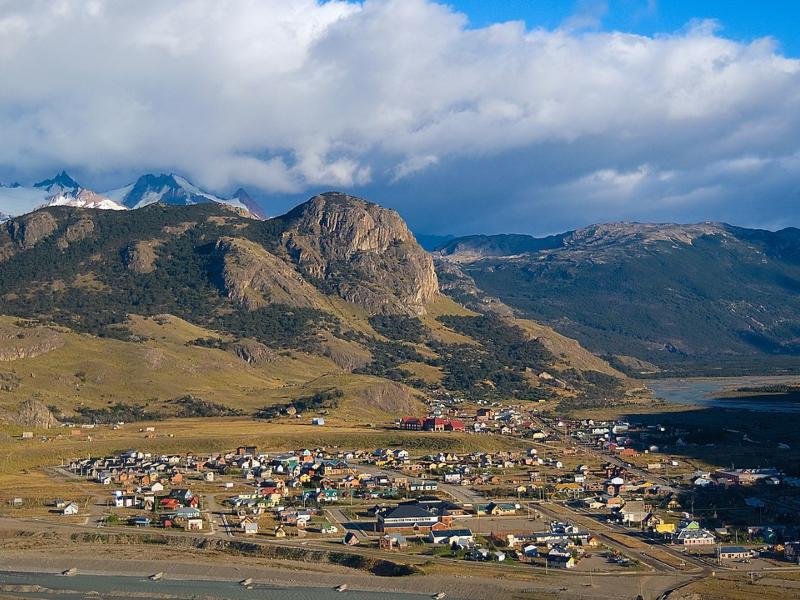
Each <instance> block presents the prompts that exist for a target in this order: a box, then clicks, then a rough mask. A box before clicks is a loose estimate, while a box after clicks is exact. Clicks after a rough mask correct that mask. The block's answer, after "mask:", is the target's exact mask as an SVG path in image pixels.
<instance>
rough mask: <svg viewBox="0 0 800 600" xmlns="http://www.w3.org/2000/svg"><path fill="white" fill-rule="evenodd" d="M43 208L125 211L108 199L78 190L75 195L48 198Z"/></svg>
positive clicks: (87, 191)
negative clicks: (65, 207)
mask: <svg viewBox="0 0 800 600" xmlns="http://www.w3.org/2000/svg"><path fill="white" fill-rule="evenodd" d="M45 206H72V207H76V208H99V209H102V210H127V209H126V208H125V207H124V206H122V205H121V204H119V203H117V202H114V201H113V200H111V199H110V198H105V197H103V196H101V195H99V194H95V193H94V192H93V191H91V190H86V189H79V190H78V191H77V193H64V194H57V195H55V196H51V197H50V198H48V200H47V203H46V204H45Z"/></svg>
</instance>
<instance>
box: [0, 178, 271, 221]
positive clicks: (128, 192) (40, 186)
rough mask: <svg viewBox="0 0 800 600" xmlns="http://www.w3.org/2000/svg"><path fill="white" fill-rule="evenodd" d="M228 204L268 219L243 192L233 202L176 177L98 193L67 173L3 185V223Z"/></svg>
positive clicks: (0, 205)
mask: <svg viewBox="0 0 800 600" xmlns="http://www.w3.org/2000/svg"><path fill="white" fill-rule="evenodd" d="M155 202H162V203H166V204H203V203H207V202H216V203H218V204H227V205H229V206H232V207H234V208H236V209H238V210H241V211H242V212H243V214H248V215H251V216H253V217H255V218H262V219H263V218H265V214H264V212H263V210H262V209H261V208H260V207H259V205H258V203H256V202H255V201H254V200H253V199H252V198H251V197H250V195H249V194H247V192H246V191H245V190H244V189H243V188H239V189H238V190H237V191H236V192H235V193H234V195H233V196H231V197H230V198H223V197H221V196H217V195H215V194H211V193H209V192H206V191H205V190H202V189H201V188H199V187H198V186H196V185H194V184H193V183H191V182H190V181H189V180H188V179H186V178H185V177H182V176H180V175H176V174H174V173H169V174H165V173H161V174H158V175H156V174H153V173H147V174H145V175H141V176H140V177H138V178H137V179H136V181H135V182H133V183H131V184H128V185H126V186H123V187H121V188H115V189H112V190H108V191H104V192H98V191H94V190H90V189H88V188H85V187H83V186H82V185H80V184H79V183H78V182H77V181H76V180H75V179H73V178H72V177H71V176H70V175H69V174H68V173H67V172H66V171H65V170H62V171H61V172H60V173H58V174H56V175H55V176H54V177H51V178H49V179H44V180H42V181H39V182H36V183H34V184H33V185H32V186H30V187H26V186H22V185H20V184H19V183H16V182H15V183H14V184H10V185H2V184H0V221H3V220H7V219H8V218H11V217H16V216H21V215H24V214H27V213H30V212H33V211H34V210H37V209H39V208H43V207H46V206H72V207H77V208H80V207H84V208H100V209H104V210H124V209H127V210H132V209H136V208H142V207H143V206H146V205H148V204H152V203H155Z"/></svg>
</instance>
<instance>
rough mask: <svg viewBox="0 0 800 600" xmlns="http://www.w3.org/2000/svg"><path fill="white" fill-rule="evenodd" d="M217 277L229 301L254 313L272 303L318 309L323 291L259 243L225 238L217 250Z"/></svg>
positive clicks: (322, 300)
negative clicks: (255, 310)
mask: <svg viewBox="0 0 800 600" xmlns="http://www.w3.org/2000/svg"><path fill="white" fill-rule="evenodd" d="M214 252H215V258H216V267H215V268H216V276H217V277H218V279H219V284H220V287H221V288H222V290H223V291H224V292H225V293H226V294H227V295H228V297H229V298H231V299H233V300H234V301H236V302H238V303H239V304H241V305H242V306H244V307H245V308H247V309H249V310H253V309H256V308H259V307H261V306H265V305H266V304H269V303H275V304H285V305H287V306H295V307H298V308H318V307H320V306H321V305H322V304H323V303H324V298H323V297H322V294H321V293H320V291H319V290H318V289H317V288H315V287H314V286H313V285H311V284H310V283H308V282H307V281H306V280H305V279H303V277H302V275H300V273H298V272H297V271H296V270H295V269H294V268H293V267H292V265H290V264H288V263H287V262H286V261H284V260H282V259H280V258H278V257H277V256H275V255H274V254H271V253H269V252H267V251H266V250H265V249H264V248H263V247H262V246H259V245H258V244H256V243H255V242H251V241H249V240H245V239H240V238H231V237H222V238H220V239H219V240H217V243H216V246H215V248H214Z"/></svg>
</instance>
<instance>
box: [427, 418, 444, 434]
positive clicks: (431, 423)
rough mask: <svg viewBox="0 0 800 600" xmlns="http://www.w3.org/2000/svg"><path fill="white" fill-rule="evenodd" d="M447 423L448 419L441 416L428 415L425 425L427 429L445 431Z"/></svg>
mask: <svg viewBox="0 0 800 600" xmlns="http://www.w3.org/2000/svg"><path fill="white" fill-rule="evenodd" d="M446 424H447V420H446V419H441V418H439V417H428V418H427V419H425V423H424V425H423V427H424V429H425V431H444V427H445V425H446Z"/></svg>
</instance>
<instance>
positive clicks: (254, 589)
mask: <svg viewBox="0 0 800 600" xmlns="http://www.w3.org/2000/svg"><path fill="white" fill-rule="evenodd" d="M311 577H312V578H313V575H312V576H311ZM0 594H5V595H6V596H11V597H18V598H37V599H40V598H46V599H48V600H49V599H51V598H52V599H54V600H55V599H56V598H59V599H62V600H63V599H64V598H69V597H71V596H74V597H77V598H85V597H94V598H133V597H136V598H174V599H176V600H178V599H190V598H192V599H194V598H203V599H204V600H216V599H220V600H222V599H230V600H240V599H241V600H245V599H247V600H254V599H255V600H261V599H266V598H269V599H270V600H333V599H334V598H336V599H338V600H341V598H343V597H346V598H353V599H355V600H376V599H378V598H381V599H383V598H385V599H387V600H422V599H423V598H429V596H424V595H419V594H406V593H392V592H365V591H355V590H353V591H351V590H348V591H347V593H346V594H344V595H343V594H341V593H339V592H337V591H336V590H335V589H332V588H321V587H309V588H304V587H290V588H281V587H276V586H272V585H266V584H258V583H256V584H254V585H252V586H250V587H244V586H242V585H239V584H238V583H237V582H233V581H215V580H202V581H192V580H188V579H169V578H164V579H161V580H159V581H151V580H150V579H148V578H147V577H135V576H120V575H91V574H76V575H73V576H69V577H67V576H63V575H60V574H54V573H23V572H13V571H0Z"/></svg>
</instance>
